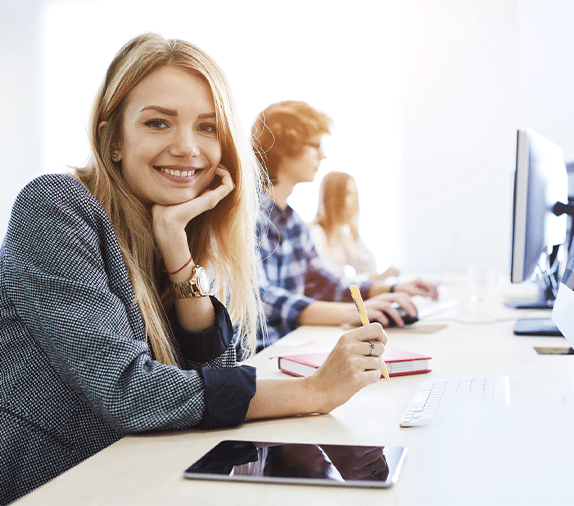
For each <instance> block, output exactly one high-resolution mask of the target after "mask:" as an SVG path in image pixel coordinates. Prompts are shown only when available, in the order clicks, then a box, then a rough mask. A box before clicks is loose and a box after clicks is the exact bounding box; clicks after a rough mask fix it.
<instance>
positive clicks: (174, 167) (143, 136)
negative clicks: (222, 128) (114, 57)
mask: <svg viewBox="0 0 574 506" xmlns="http://www.w3.org/2000/svg"><path fill="white" fill-rule="evenodd" d="M121 134H122V135H121V142H120V146H119V150H118V151H116V154H117V157H116V158H115V159H116V160H117V161H121V170H122V175H123V177H124V179H125V181H126V183H127V184H128V185H129V187H130V188H131V189H132V191H133V192H134V193H135V194H136V195H137V196H138V197H139V198H140V200H141V201H142V202H143V203H144V204H146V205H152V204H161V205H174V204H181V203H183V202H187V201H189V200H192V199H194V198H195V197H197V196H198V195H200V194H201V193H202V192H203V191H204V190H205V189H206V187H207V186H208V185H209V184H210V183H211V181H212V180H213V177H214V173H215V169H216V168H217V165H218V164H219V162H220V160H221V144H220V142H219V139H218V138H217V133H216V116H215V105H214V102H213V96H212V94H211V90H210V88H209V85H208V84H207V83H206V82H205V81H204V80H203V79H202V78H200V77H198V76H195V75H193V74H191V73H189V72H186V71H185V70H183V69H180V68H178V67H173V66H164V67H160V68H158V69H156V70H154V71H153V72H152V73H151V74H149V75H148V76H147V77H145V78H144V79H143V80H142V81H141V82H139V83H138V85H137V86H136V87H135V88H134V89H133V90H132V91H131V92H130V93H129V95H128V97H127V102H126V108H125V111H124V115H123V121H122V132H121Z"/></svg>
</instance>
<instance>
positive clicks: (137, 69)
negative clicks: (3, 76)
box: [76, 33, 264, 365]
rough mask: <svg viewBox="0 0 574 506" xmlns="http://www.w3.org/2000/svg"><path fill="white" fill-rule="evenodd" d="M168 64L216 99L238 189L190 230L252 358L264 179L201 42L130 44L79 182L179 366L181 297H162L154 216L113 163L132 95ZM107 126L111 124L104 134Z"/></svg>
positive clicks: (143, 40)
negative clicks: (175, 325)
mask: <svg viewBox="0 0 574 506" xmlns="http://www.w3.org/2000/svg"><path fill="white" fill-rule="evenodd" d="M162 66H175V67H178V68H181V69H184V70H186V71H188V72H190V73H192V74H194V75H196V76H199V77H201V78H202V79H204V80H205V81H206V82H207V83H208V84H209V86H210V88H211V92H212V94H213V100H214V103H215V110H216V117H217V131H218V138H219V141H220V143H221V152H222V156H221V163H222V164H223V165H224V166H225V167H226V168H227V170H228V171H229V172H230V174H231V177H232V179H233V182H234V183H235V189H234V190H233V191H232V192H231V193H230V194H229V195H228V196H227V197H225V198H224V199H223V200H222V201H221V202H219V204H218V205H217V206H215V208H214V209H212V210H209V211H206V212H204V213H203V214H201V215H200V216H198V217H196V218H194V219H193V220H192V221H191V222H190V223H189V224H188V226H187V228H186V232H187V236H188V242H189V247H190V251H191V253H192V255H193V258H194V260H195V261H197V263H198V264H200V265H202V266H204V267H206V268H208V269H210V270H211V271H212V272H214V273H215V276H214V278H215V281H214V286H213V292H214V294H215V296H217V297H218V298H219V299H220V300H221V301H222V302H224V304H226V306H227V308H228V311H229V314H230V317H231V321H232V322H233V324H234V326H235V328H236V332H237V336H238V338H239V339H240V342H241V346H242V348H243V351H244V352H246V354H247V356H248V355H249V354H251V353H253V351H254V349H255V343H256V335H257V330H258V328H259V327H260V325H261V324H262V322H264V317H263V309H262V304H261V301H260V299H259V289H258V286H257V278H256V268H255V249H254V247H255V242H254V241H255V218H256V212H257V209H258V202H259V193H260V188H261V185H260V181H261V175H260V171H259V168H258V165H257V161H256V159H255V157H254V155H253V153H252V151H251V149H250V146H249V144H248V141H247V139H246V138H245V136H244V134H243V130H242V128H241V126H240V122H239V118H238V114H237V111H236V107H235V105H234V102H233V98H232V95H231V89H230V86H229V83H228V81H227V78H226V77H225V75H224V73H223V71H222V70H221V69H220V68H219V66H218V65H217V64H216V63H215V62H214V61H213V60H212V59H211V58H210V57H209V56H208V55H207V54H205V53H204V52H203V51H202V50H201V49H199V48H197V47H196V46H194V45H193V44H190V43H188V42H185V41H182V40H178V39H170V40H168V39H165V38H163V37H162V36H160V35H158V34H154V33H146V34H142V35H140V36H138V37H135V38H134V39H132V40H131V41H129V42H128V43H127V44H125V45H124V47H123V48H122V49H121V50H120V51H119V52H118V53H117V54H116V56H115V58H114V59H113V61H112V62H111V64H110V66H109V67H108V71H107V73H106V77H105V79H104V81H103V83H102V85H101V86H100V89H99V91H98V93H97V95H96V98H95V101H94V105H93V108H92V115H91V121H90V141H91V148H92V149H91V151H92V153H91V157H90V159H89V161H88V163H87V164H86V166H85V167H83V168H78V169H76V177H77V178H78V179H79V180H80V181H81V182H82V183H83V184H84V185H85V186H86V187H87V188H88V190H89V191H90V192H91V193H92V194H93V195H94V196H95V197H96V198H97V199H98V201H99V202H100V204H101V205H102V206H103V208H104V209H105V211H106V213H107V214H108V216H109V218H110V221H111V223H112V225H113V227H114V231H115V233H116V237H117V240H118V243H119V245H120V248H121V251H122V254H123V257H124V261H125V264H126V268H127V271H128V274H129V277H130V280H131V283H132V286H133V290H134V293H135V302H136V303H137V304H138V305H139V308H140V312H141V314H142V317H143V320H144V323H145V326H146V333H147V338H148V340H149V342H150V345H151V347H152V349H153V351H154V354H155V356H156V358H157V360H159V361H160V362H163V363H165V364H172V365H177V359H176V356H175V352H174V348H173V345H172V343H171V339H170V337H169V332H168V325H167V320H166V316H165V315H166V314H167V311H168V309H169V307H170V306H171V305H173V299H172V298H171V296H170V295H168V294H167V293H166V292H164V293H162V294H159V293H158V291H157V287H156V284H155V283H156V280H157V278H158V274H159V272H158V271H159V268H160V265H159V258H158V251H157V248H156V244H155V241H154V236H153V232H152V220H151V213H150V211H149V210H148V209H147V208H146V207H145V206H144V205H143V204H142V203H141V202H140V201H139V199H138V198H137V197H136V196H135V194H134V193H133V192H132V191H131V189H130V188H129V187H128V185H127V184H126V182H125V181H124V178H123V176H122V167H121V162H114V160H113V158H112V152H113V148H114V147H115V146H117V145H118V143H119V142H120V140H121V128H122V119H123V112H124V109H125V104H126V99H127V97H128V95H129V93H130V91H131V90H132V89H133V88H134V87H135V86H136V85H137V84H138V83H139V82H140V81H141V80H142V79H144V78H145V77H146V76H147V75H148V74H150V73H151V72H152V71H153V70H155V69H157V68H159V67H162ZM103 121H105V122H106V123H105V124H104V126H103V127H102V128H101V129H100V128H99V125H100V123H102V122H103Z"/></svg>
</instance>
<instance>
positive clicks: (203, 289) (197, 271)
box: [169, 265, 210, 299]
mask: <svg viewBox="0 0 574 506" xmlns="http://www.w3.org/2000/svg"><path fill="white" fill-rule="evenodd" d="M209 288H210V281H209V276H208V274H207V271H206V270H205V269H204V268H203V267H200V266H199V265H195V266H194V268H193V271H192V272H191V279H190V280H188V281H184V282H183V283H170V284H169V289H170V291H171V294H172V295H173V296H174V297H175V298H176V299H185V298H188V297H190V298H191V297H205V296H206V295H209Z"/></svg>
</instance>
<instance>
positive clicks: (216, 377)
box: [198, 365, 256, 429]
mask: <svg viewBox="0 0 574 506" xmlns="http://www.w3.org/2000/svg"><path fill="white" fill-rule="evenodd" d="M199 374H200V375H201V377H202V379H203V383H204V395H205V413H204V415H203V418H202V420H201V423H200V424H199V425H198V427H199V428H200V429H217V428H220V427H233V426H235V425H239V424H240V423H241V422H243V421H244V420H245V415H246V414H247V409H248V408H249V403H250V402H251V398H252V397H253V396H254V395H255V388H256V382H255V380H256V369H255V367H251V366H248V365H243V366H240V367H231V368H221V369H210V368H208V367H204V368H202V369H201V370H200V371H199Z"/></svg>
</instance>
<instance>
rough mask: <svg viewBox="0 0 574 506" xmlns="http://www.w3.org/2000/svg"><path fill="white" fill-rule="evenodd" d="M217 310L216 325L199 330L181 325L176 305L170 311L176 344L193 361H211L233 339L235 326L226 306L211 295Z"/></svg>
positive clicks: (221, 352) (227, 346)
mask: <svg viewBox="0 0 574 506" xmlns="http://www.w3.org/2000/svg"><path fill="white" fill-rule="evenodd" d="M210 298H211V303H212V304H213V308H214V310H215V325H213V326H212V327H208V328H206V329H203V330H201V331H199V332H191V331H189V330H185V329H183V328H181V327H180V326H179V323H178V321H177V316H176V313H175V307H174V308H172V310H171V311H170V313H169V323H170V326H171V330H172V332H173V336H174V338H175V341H176V346H177V349H178V351H179V353H181V355H182V356H183V357H185V358H186V359H187V360H191V361H193V362H209V361H211V360H213V359H214V358H217V357H219V356H220V355H222V354H223V353H224V352H225V350H226V349H227V348H229V345H230V344H231V342H232V341H233V326H232V325H231V320H230V319H229V314H228V313H227V309H225V306H224V305H223V304H222V303H221V302H219V301H218V300H217V299H216V298H215V297H213V296H210Z"/></svg>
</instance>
